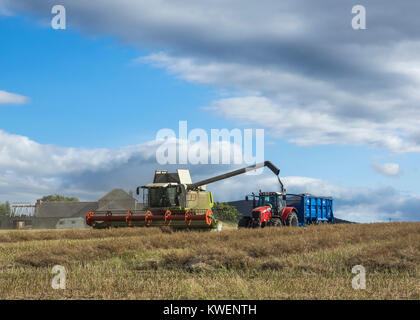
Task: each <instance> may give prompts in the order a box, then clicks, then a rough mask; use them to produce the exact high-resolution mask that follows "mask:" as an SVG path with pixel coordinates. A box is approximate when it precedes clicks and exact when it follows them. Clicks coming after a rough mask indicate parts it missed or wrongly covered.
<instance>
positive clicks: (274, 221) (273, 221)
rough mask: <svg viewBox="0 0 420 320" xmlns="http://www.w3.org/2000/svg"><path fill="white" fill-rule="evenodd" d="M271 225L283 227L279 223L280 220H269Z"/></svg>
mask: <svg viewBox="0 0 420 320" xmlns="http://www.w3.org/2000/svg"><path fill="white" fill-rule="evenodd" d="M271 225H272V226H273V227H281V226H283V223H282V222H281V220H280V219H279V218H273V219H271Z"/></svg>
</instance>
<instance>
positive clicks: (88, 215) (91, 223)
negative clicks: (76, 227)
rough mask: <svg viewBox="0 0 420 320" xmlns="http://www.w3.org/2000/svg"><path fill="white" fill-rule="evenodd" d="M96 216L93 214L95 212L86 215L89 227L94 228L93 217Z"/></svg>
mask: <svg viewBox="0 0 420 320" xmlns="http://www.w3.org/2000/svg"><path fill="white" fill-rule="evenodd" d="M94 215H95V213H94V212H93V211H89V212H88V213H87V214H86V224H87V225H88V226H91V227H92V226H93V223H94V222H93V221H92V218H93V216H94Z"/></svg>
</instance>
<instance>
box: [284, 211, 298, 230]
mask: <svg viewBox="0 0 420 320" xmlns="http://www.w3.org/2000/svg"><path fill="white" fill-rule="evenodd" d="M286 225H288V226H289V227H297V226H298V225H299V221H298V217H297V214H296V211H292V212H290V214H289V216H288V217H287V220H286Z"/></svg>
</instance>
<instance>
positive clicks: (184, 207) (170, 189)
mask: <svg viewBox="0 0 420 320" xmlns="http://www.w3.org/2000/svg"><path fill="white" fill-rule="evenodd" d="M263 167H268V168H269V169H270V170H271V171H272V172H273V173H274V174H276V175H277V178H278V180H279V182H280V184H281V181H280V178H279V176H278V175H279V173H280V170H279V169H278V168H277V167H276V166H274V165H273V164H272V163H271V162H270V161H265V162H262V163H258V164H256V165H253V166H249V167H246V168H242V169H238V170H235V171H232V172H228V173H225V174H222V175H219V176H216V177H213V178H209V179H206V180H203V181H200V182H196V183H192V181H191V176H190V172H189V171H188V170H180V169H178V170H177V172H176V173H168V171H167V170H157V171H155V177H154V179H153V183H151V184H148V185H146V186H142V187H138V188H137V195H139V194H140V188H142V189H143V190H144V192H143V203H144V205H145V207H144V209H143V210H128V211H122V210H112V211H95V212H94V211H89V212H88V213H87V215H86V223H87V224H88V225H89V226H92V227H93V228H110V227H134V226H136V227H137V226H139V227H158V226H170V227H173V228H179V229H181V228H189V229H215V228H217V227H218V221H217V220H216V219H215V218H214V216H213V212H212V207H213V204H214V203H213V195H212V193H211V192H209V191H206V187H205V186H206V185H207V184H210V183H213V182H216V181H220V180H224V179H228V178H231V177H234V176H237V175H240V174H243V173H246V172H249V171H252V170H256V169H260V168H263ZM281 185H282V184H281Z"/></svg>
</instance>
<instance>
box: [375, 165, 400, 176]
mask: <svg viewBox="0 0 420 320" xmlns="http://www.w3.org/2000/svg"><path fill="white" fill-rule="evenodd" d="M372 167H373V168H374V169H375V170H376V172H378V173H380V174H383V175H385V176H391V177H396V176H399V175H400V165H399V164H398V163H392V162H389V163H372Z"/></svg>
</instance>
